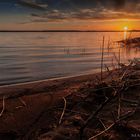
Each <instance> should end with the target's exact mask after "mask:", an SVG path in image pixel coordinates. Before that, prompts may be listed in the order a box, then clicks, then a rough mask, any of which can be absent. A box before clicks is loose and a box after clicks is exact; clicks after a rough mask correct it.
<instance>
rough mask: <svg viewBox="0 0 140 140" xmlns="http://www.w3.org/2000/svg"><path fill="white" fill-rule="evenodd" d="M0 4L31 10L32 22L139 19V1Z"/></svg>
mask: <svg viewBox="0 0 140 140" xmlns="http://www.w3.org/2000/svg"><path fill="white" fill-rule="evenodd" d="M1 3H12V4H17V3H18V5H19V6H21V7H25V10H27V9H33V10H32V13H33V14H30V17H31V20H32V21H33V20H34V21H42V22H43V21H44V22H45V21H53V20H55V21H56V20H68V19H96V20H97V19H98V20H101V19H107V20H108V19H120V18H140V14H139V13H140V0H12V2H11V0H1V1H0V4H1ZM35 9H36V11H34V10H35ZM42 9H43V11H41V10H42ZM38 10H40V11H38Z"/></svg>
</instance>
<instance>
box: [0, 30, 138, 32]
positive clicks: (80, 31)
mask: <svg viewBox="0 0 140 140" xmlns="http://www.w3.org/2000/svg"><path fill="white" fill-rule="evenodd" d="M0 32H124V31H123V30H119V31H110V30H0ZM127 32H140V30H128V31H127Z"/></svg>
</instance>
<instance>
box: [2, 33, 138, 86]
mask: <svg viewBox="0 0 140 140" xmlns="http://www.w3.org/2000/svg"><path fill="white" fill-rule="evenodd" d="M128 35H129V33H128ZM103 36H105V48H104V65H106V66H108V67H110V68H111V67H112V64H113V63H114V65H115V64H116V63H117V61H116V59H115V57H114V56H116V57H118V56H119V54H120V56H121V57H120V58H121V62H123V63H128V61H129V60H130V59H133V58H139V57H140V49H138V48H137V49H134V48H133V49H128V48H123V47H120V46H119V45H117V43H116V41H118V40H121V39H123V38H124V33H123V32H18V33H16V32H9V33H8V32H5V33H2V32H1V33H0V85H7V84H15V83H23V82H29V81H37V80H44V79H52V78H60V77H66V76H75V75H81V74H88V73H93V72H99V71H100V67H101V46H102V40H103ZM131 36H133V37H136V36H140V33H132V34H131ZM119 52H120V53H119Z"/></svg>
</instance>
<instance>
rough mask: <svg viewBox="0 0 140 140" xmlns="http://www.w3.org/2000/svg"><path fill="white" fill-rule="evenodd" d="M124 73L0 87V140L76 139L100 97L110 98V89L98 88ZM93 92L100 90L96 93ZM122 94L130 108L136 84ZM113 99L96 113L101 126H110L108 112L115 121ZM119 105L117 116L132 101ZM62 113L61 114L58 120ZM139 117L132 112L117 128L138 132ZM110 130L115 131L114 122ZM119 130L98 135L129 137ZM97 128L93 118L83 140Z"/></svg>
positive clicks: (94, 109) (96, 131)
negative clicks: (131, 115) (121, 106)
mask: <svg viewBox="0 0 140 140" xmlns="http://www.w3.org/2000/svg"><path fill="white" fill-rule="evenodd" d="M132 71H133V72H134V71H135V73H136V75H137V76H136V78H135V79H136V80H137V79H139V76H140V73H139V70H137V71H136V70H135V69H134V68H132V67H131V66H130V68H129V69H128V70H127V75H126V76H128V74H130V72H132ZM124 72H126V68H125V69H124V68H121V69H118V70H114V71H109V72H104V74H103V79H102V82H101V79H100V77H101V75H100V73H97V74H90V75H82V76H77V77H69V78H62V79H55V80H48V81H45V80H44V81H38V82H31V83H25V84H18V85H11V86H3V87H0V95H1V96H0V98H1V101H0V109H1V110H2V111H1V116H0V124H1V127H0V139H6V140H12V139H30V140H31V139H33V140H34V139H39V140H58V139H60V140H65V139H66V140H67V139H73V140H77V139H80V136H79V135H80V134H79V132H80V128H81V127H82V126H83V124H84V122H85V121H86V119H87V117H88V116H90V114H92V112H94V111H96V109H98V107H99V106H100V105H102V103H104V100H105V97H107V98H110V97H112V94H113V93H112V89H107V90H105V89H104V88H105V87H108V85H111V84H112V83H113V81H116V82H117V80H118V79H119V78H120V77H121V76H123V75H124ZM137 72H138V73H137ZM114 85H115V84H114ZM98 88H99V89H100V88H103V89H104V90H97V89H98ZM126 93H127V94H126ZM104 94H106V95H104ZM123 94H124V95H123V96H124V97H125V96H126V98H127V99H128V100H129V99H130V101H131V100H132V101H133V100H134V103H133V105H134V106H135V104H136V103H137V100H138V99H139V86H134V88H133V87H132V88H129V87H128V90H126V91H125V90H124V91H123ZM124 97H123V98H124ZM116 100H117V99H116V98H114V99H113V101H111V102H109V104H108V105H107V106H105V109H103V111H101V113H100V112H99V116H98V117H99V118H100V120H102V121H103V122H104V123H103V124H105V125H109V124H111V122H112V116H111V115H110V113H111V112H114V116H115V118H116V116H117V111H116V110H117V104H118V103H117V101H116ZM126 102H127V101H126ZM128 102H129V101H128ZM64 103H65V104H64ZM122 104H123V106H124V107H123V108H122V109H121V111H122V114H123V113H124V112H128V111H132V110H133V108H131V105H132V103H131V105H129V106H128V105H127V104H125V102H122ZM65 105H66V108H65V110H64V106H65ZM133 105H132V106H133ZM138 110H139V109H138ZM63 111H64V112H63ZM62 112H63V113H64V114H63V116H62ZM139 113H140V112H139V111H137V113H136V115H135V117H133V118H132V121H130V123H129V122H128V127H126V126H125V125H124V124H123V123H122V124H121V127H126V129H128V130H126V131H130V132H131V129H132V130H133V129H134V130H133V131H134V132H135V133H136V132H137V134H139V128H140V123H139ZM61 117H62V118H61ZM61 119H62V120H61ZM116 119H117V118H116ZM93 120H94V119H93ZM92 123H93V125H92ZM95 124H96V125H97V126H96V125H95ZM94 125H95V126H94ZM115 127H118V123H117V124H116V126H115ZM121 127H118V129H116V128H113V129H111V130H110V131H109V132H108V133H107V132H106V133H103V135H101V137H102V138H104V137H107V138H112V137H113V138H112V139H113V140H119V139H120V140H121V139H122V138H129V137H130V138H132V135H130V134H129V135H125V134H120V132H119V131H120V128H121ZM129 127H130V128H129ZM103 129H104V128H103V126H102V123H99V121H98V119H97V118H96V119H95V120H94V121H93V122H92V121H91V122H90V125H89V126H88V127H87V128H86V129H85V130H84V131H85V132H84V136H83V139H85V140H87V139H89V138H90V137H91V136H92V135H95V134H96V133H98V132H100V131H102V130H103ZM131 133H132V132H131ZM136 138H138V136H137V137H136Z"/></svg>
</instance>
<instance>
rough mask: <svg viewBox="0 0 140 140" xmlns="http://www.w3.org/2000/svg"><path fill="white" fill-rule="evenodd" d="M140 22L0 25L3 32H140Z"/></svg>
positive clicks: (72, 21) (77, 21)
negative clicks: (126, 28) (124, 30)
mask: <svg viewBox="0 0 140 140" xmlns="http://www.w3.org/2000/svg"><path fill="white" fill-rule="evenodd" d="M139 23H140V21H139V20H134V19H133V20H132V19H127V20H126V19H124V20H123V19H121V20H97V21H95V20H86V21H85V20H66V21H56V22H54V21H53V22H48V23H47V22H31V23H0V29H1V30H68V29H69V30H123V28H124V26H127V27H128V29H129V30H139Z"/></svg>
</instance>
